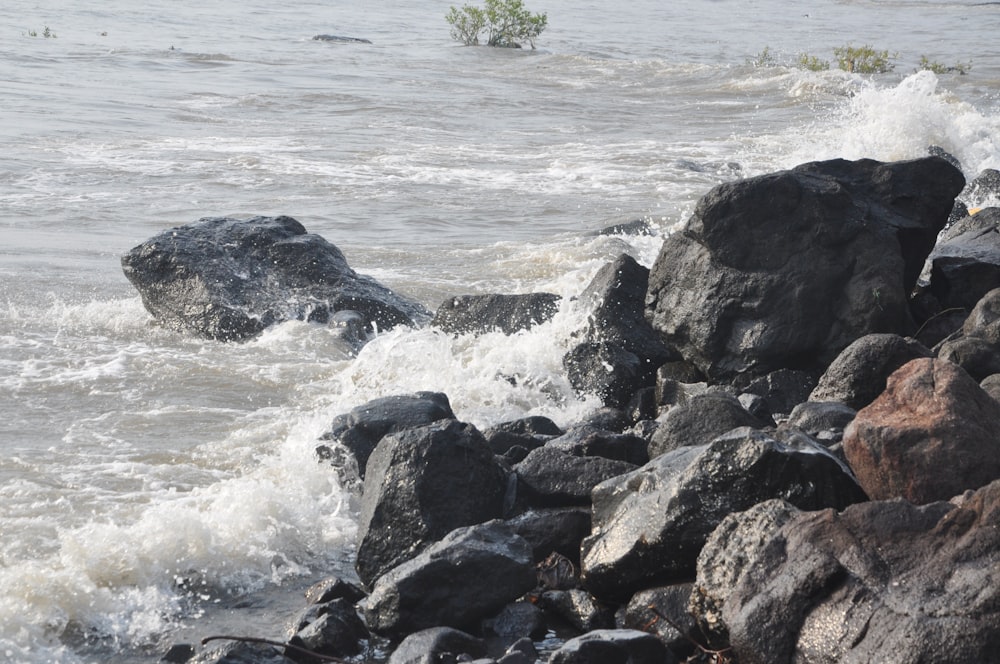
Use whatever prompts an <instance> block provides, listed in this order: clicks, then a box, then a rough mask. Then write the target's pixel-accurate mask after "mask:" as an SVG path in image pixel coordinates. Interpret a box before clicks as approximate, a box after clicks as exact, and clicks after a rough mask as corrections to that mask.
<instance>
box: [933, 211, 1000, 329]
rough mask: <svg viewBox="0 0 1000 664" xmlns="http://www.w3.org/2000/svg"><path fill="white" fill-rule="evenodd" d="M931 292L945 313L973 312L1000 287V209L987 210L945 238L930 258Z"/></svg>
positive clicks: (952, 228) (965, 221) (956, 226)
mask: <svg viewBox="0 0 1000 664" xmlns="http://www.w3.org/2000/svg"><path fill="white" fill-rule="evenodd" d="M929 260H930V263H931V282H930V292H931V293H932V294H933V295H934V296H935V297H936V298H937V300H938V301H939V302H940V303H941V306H942V307H943V308H945V309H951V308H956V307H957V308H962V309H965V310H966V311H970V310H971V309H972V308H973V307H974V306H976V302H978V301H979V300H980V298H982V297H983V296H984V295H986V293H988V292H989V291H991V290H993V289H994V288H997V287H998V286H1000V208H986V209H984V210H981V211H980V212H978V213H977V214H975V215H972V216H971V217H966V218H965V219H962V220H960V221H959V222H957V223H956V224H955V225H954V226H952V227H951V228H949V229H948V230H947V231H946V232H945V233H944V234H942V237H941V241H940V242H938V244H937V246H936V247H934V251H933V252H932V253H931V255H930V258H929Z"/></svg>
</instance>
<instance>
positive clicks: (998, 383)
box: [979, 374, 1000, 401]
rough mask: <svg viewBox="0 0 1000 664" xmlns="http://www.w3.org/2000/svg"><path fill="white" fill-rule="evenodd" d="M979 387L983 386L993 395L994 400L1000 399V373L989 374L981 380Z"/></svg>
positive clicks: (987, 392) (985, 390)
mask: <svg viewBox="0 0 1000 664" xmlns="http://www.w3.org/2000/svg"><path fill="white" fill-rule="evenodd" d="M979 387H981V388H983V391H984V392H986V394H988V395H990V396H991V397H993V400H994V401H1000V374H993V375H992V376H987V377H986V378H984V379H982V380H981V381H980V382H979Z"/></svg>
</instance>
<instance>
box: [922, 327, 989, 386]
mask: <svg viewBox="0 0 1000 664" xmlns="http://www.w3.org/2000/svg"><path fill="white" fill-rule="evenodd" d="M937 352H938V358H939V359H941V360H947V361H948V362H951V363H953V364H957V365H958V366H960V367H962V368H963V369H965V371H966V373H968V374H969V375H970V376H972V378H973V379H974V380H976V381H980V380H983V379H984V378H986V377H987V376H990V375H992V374H995V373H1000V345H996V344H992V343H990V342H989V341H987V340H985V339H981V338H979V337H961V338H959V339H950V340H948V341H945V342H944V343H942V344H941V345H940V346H939V347H938V349H937Z"/></svg>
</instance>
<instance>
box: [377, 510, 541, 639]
mask: <svg viewBox="0 0 1000 664" xmlns="http://www.w3.org/2000/svg"><path fill="white" fill-rule="evenodd" d="M535 582H536V578H535V568H534V564H533V561H532V559H531V546H530V545H529V544H528V543H527V542H526V541H524V540H523V539H522V538H520V537H518V536H517V535H515V534H514V533H513V531H511V529H510V528H509V527H508V526H506V525H505V524H503V523H501V522H498V521H491V522H489V523H485V524H480V525H477V526H469V527H466V528H458V529H456V530H455V531H453V532H451V533H449V534H448V536H447V537H445V538H444V539H443V540H441V541H440V542H436V543H434V544H432V545H431V546H429V547H428V548H427V549H425V550H424V551H423V552H422V553H421V554H419V555H418V556H416V557H415V558H413V559H412V560H409V561H407V562H405V563H403V564H402V565H399V566H398V567H394V568H393V569H391V570H389V571H388V572H387V573H385V574H383V575H382V576H381V577H379V579H378V581H376V583H375V586H374V588H373V589H372V593H371V595H370V596H369V598H368V601H367V606H366V607H365V619H366V622H367V624H368V626H369V628H370V629H371V630H372V631H374V632H376V633H379V634H384V635H386V636H390V637H393V638H398V637H399V636H402V635H404V634H409V633H412V632H415V631H418V630H421V629H426V628H428V627H435V626H446V627H454V628H456V629H475V628H476V627H477V626H478V625H479V622H480V621H481V620H483V619H484V618H487V617H489V616H492V615H495V614H496V613H497V612H498V611H500V609H502V608H503V607H504V606H505V605H506V604H508V603H510V602H512V601H514V600H516V599H518V598H519V597H521V596H522V595H523V594H524V593H526V592H528V591H529V590H531V589H532V588H534V587H535Z"/></svg>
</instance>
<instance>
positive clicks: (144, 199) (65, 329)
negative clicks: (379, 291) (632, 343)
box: [0, 0, 1000, 663]
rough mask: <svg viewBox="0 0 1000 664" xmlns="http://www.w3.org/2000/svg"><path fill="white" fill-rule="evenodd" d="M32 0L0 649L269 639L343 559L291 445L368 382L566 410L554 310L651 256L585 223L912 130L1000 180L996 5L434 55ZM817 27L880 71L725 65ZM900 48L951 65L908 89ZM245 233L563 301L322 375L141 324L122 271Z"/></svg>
mask: <svg viewBox="0 0 1000 664" xmlns="http://www.w3.org/2000/svg"><path fill="white" fill-rule="evenodd" d="M47 4H49V5H53V6H51V7H46V6H42V5H41V4H38V3H34V2H27V1H23V0H9V1H8V2H6V3H4V5H3V7H2V8H0V25H4V26H7V27H6V28H5V29H4V33H3V38H2V40H0V92H2V97H0V210H2V212H3V213H2V215H0V533H2V536H0V660H3V661H10V662H30V663H40V662H68V663H77V662H105V661H120V662H146V661H155V660H156V658H157V657H158V656H159V654H161V653H162V652H163V651H165V649H166V647H167V646H168V645H169V644H171V643H175V642H178V641H189V642H193V641H197V640H198V639H199V638H201V637H203V636H207V635H209V634H210V633H214V632H225V631H238V632H241V633H245V634H253V635H257V636H270V637H280V636H282V634H281V630H280V627H279V626H278V625H277V623H279V622H280V620H281V619H282V618H283V617H286V616H289V615H290V614H291V613H292V612H294V610H296V609H297V608H299V606H300V605H301V602H302V600H301V594H300V593H301V589H302V588H303V587H304V586H306V585H307V584H308V583H309V582H310V581H312V580H315V579H316V578H319V577H320V576H322V575H324V574H326V573H330V572H337V571H340V572H343V573H350V569H351V556H352V549H353V540H354V534H355V529H356V504H355V502H354V501H353V500H352V496H351V494H350V492H349V491H348V490H347V489H345V487H342V486H341V485H340V483H339V482H338V479H337V476H336V474H335V473H333V472H331V469H330V468H327V467H323V466H320V465H318V464H317V463H316V461H315V458H314V456H313V449H314V447H315V444H316V443H315V441H316V439H317V438H318V436H319V435H321V434H322V433H323V432H324V431H325V429H326V427H327V426H328V425H329V422H330V420H331V418H332V417H333V416H334V415H336V414H338V413H340V412H343V411H345V410H347V409H349V408H351V407H353V406H355V405H357V404H359V403H362V402H364V401H366V400H368V399H370V398H374V397H376V396H383V395H387V394H394V393H401V392H408V391H414V390H441V391H444V392H446V393H447V394H448V395H449V396H450V397H451V400H452V405H453V408H454V410H455V412H456V413H457V414H458V416H459V417H461V418H462V419H464V420H467V421H470V422H473V423H474V424H476V425H479V426H488V425H490V424H492V423H495V422H498V421H502V420H505V419H512V418H515V417H520V416H525V415H531V414H541V415H547V416H549V417H551V418H553V419H554V420H556V421H557V422H558V423H560V424H563V425H565V424H569V423H571V422H573V421H574V420H576V419H578V418H580V417H582V416H584V415H585V414H586V413H587V412H588V411H589V410H590V409H592V408H593V407H594V406H595V405H596V400H595V399H593V398H592V397H583V398H581V397H577V396H576V395H574V394H573V393H572V391H571V390H570V388H569V386H568V383H567V381H566V378H565V377H564V376H563V373H562V370H561V356H562V354H563V353H564V352H565V350H566V349H567V348H568V347H569V346H570V344H571V339H570V335H571V333H572V332H573V331H574V330H575V329H577V328H578V327H579V325H580V324H581V321H582V320H583V317H584V315H585V312H581V311H578V310H576V309H575V308H574V306H573V304H572V303H570V302H569V298H570V297H571V296H573V295H575V294H577V293H578V292H579V291H580V290H581V289H582V288H583V287H584V286H585V285H586V284H587V282H588V280H589V279H590V278H591V276H592V275H593V274H594V272H596V270H597V269H598V268H599V267H600V266H601V265H602V264H603V263H604V262H606V261H608V260H610V259H611V258H613V257H614V256H615V255H617V254H618V253H620V252H622V251H629V252H631V253H632V254H633V255H635V256H636V257H637V258H638V259H639V260H640V261H641V262H643V263H645V264H647V265H648V264H650V263H651V262H652V260H653V259H654V257H655V255H656V252H657V250H658V248H659V244H660V241H661V239H662V238H661V237H659V236H657V237H652V238H625V237H616V236H613V237H597V236H594V235H592V232H593V231H594V230H597V229H599V228H602V227H604V226H607V225H610V224H613V223H618V222H622V221H627V220H630V219H634V218H639V217H644V218H648V219H649V220H650V221H651V222H652V224H653V226H654V227H655V228H656V229H657V232H658V234H659V235H662V234H665V233H668V232H670V229H671V228H672V227H673V226H674V225H675V224H677V223H679V222H681V221H683V220H684V219H685V218H686V216H687V215H688V214H689V213H690V210H691V208H692V207H693V205H694V203H695V201H696V200H697V199H698V197H699V196H701V195H702V194H703V193H705V192H706V191H707V190H708V189H709V188H711V187H712V186H713V185H715V184H717V183H719V182H723V181H726V180H730V179H732V178H735V177H740V176H745V175H753V174H756V173H761V172H766V171H769V170H775V169H779V168H785V167H790V166H793V165H795V164H797V163H800V162H803V161H808V160H812V159H820V158H829V157H838V156H839V157H847V158H860V157H873V158H877V159H885V160H889V159H902V158H909V157H916V156H920V155H922V154H924V152H925V150H926V148H927V146H928V145H931V144H935V145H939V146H942V147H944V148H945V149H947V150H948V151H949V152H951V153H952V154H954V155H955V156H956V157H958V158H959V159H960V160H961V161H962V163H963V166H964V168H965V170H966V174H967V176H968V177H971V176H973V175H975V174H976V173H977V172H978V171H979V170H981V169H982V168H986V167H1000V143H998V141H1000V138H998V137H1000V132H998V129H1000V100H998V91H1000V57H998V55H1000V54H998V49H1000V46H997V44H996V40H995V39H994V38H993V36H994V33H995V28H996V26H997V24H998V22H1000V6H997V5H993V4H975V3H959V2H916V1H913V2H871V1H860V0H859V1H851V2H835V1H833V0H817V2H814V3H810V5H809V7H808V9H789V6H788V5H787V3H782V2H778V1H777V0H747V1H737V0H716V1H713V2H678V3H662V2H656V1H654V0H636V1H635V2H630V3H625V4H624V5H623V4H622V3H611V2H598V1H597V0H585V1H584V2H579V1H578V2H569V1H567V0H535V1H534V2H530V3H529V7H530V8H531V9H532V10H534V11H546V12H547V13H548V15H549V26H550V27H549V29H548V30H547V31H546V32H545V33H544V34H543V35H542V36H541V38H540V39H539V42H538V43H539V49H538V50H537V51H534V52H531V51H501V50H493V49H487V48H465V47H462V46H460V45H458V44H456V43H454V42H452V41H451V40H450V39H449V37H448V28H447V25H446V24H445V22H444V20H443V16H444V14H445V12H446V11H447V9H448V7H449V4H450V3H449V2H447V1H445V2H438V1H436V0H423V1H422V2H402V1H394V0H372V1H371V2H365V3H351V4H350V6H338V5H346V4H347V3H335V2H294V3H288V4H285V5H280V4H279V5H274V3H264V2H260V1H258V0H250V1H249V2H241V3H231V2H225V3H199V2H193V1H192V0H179V1H178V2H173V3H167V4H166V5H164V6H163V7H162V8H161V7H156V8H152V9H149V8H145V9H136V5H135V3H131V2H126V1H125V0H109V1H107V2H104V3H101V5H100V7H99V8H96V9H95V8H92V7H89V6H87V5H88V4H92V3H70V2H63V3H47ZM46 26H47V27H49V28H50V31H51V32H54V33H55V35H56V37H55V38H51V37H50V38H45V37H43V36H42V33H43V29H44V28H45V27H46ZM31 31H35V32H36V33H37V36H34V37H33V36H30V32H31ZM321 33H330V34H338V35H348V36H355V37H363V38H367V39H370V40H371V41H372V42H373V43H372V44H370V45H366V44H343V43H328V42H319V41H313V40H312V39H311V37H312V36H313V35H316V34H321ZM848 43H851V44H854V45H859V46H860V45H863V44H871V45H873V46H875V47H877V48H880V49H881V48H885V49H888V50H890V51H891V52H896V53H898V58H897V59H896V61H895V62H896V69H895V71H893V72H891V73H889V74H884V75H880V76H875V77H871V76H858V75H851V74H846V73H844V72H840V71H837V70H833V71H826V72H808V71H804V70H800V69H797V68H794V67H788V66H774V67H756V66H753V65H752V64H748V61H752V60H753V59H755V58H756V57H757V56H758V54H760V53H761V52H762V51H763V50H764V48H765V47H766V48H768V52H769V53H770V54H772V55H773V56H774V57H775V59H776V60H777V62H778V64H779V65H780V64H781V63H791V62H793V61H795V60H796V59H797V57H798V55H799V54H800V53H803V52H807V53H809V54H812V55H816V56H818V57H821V58H823V59H828V60H832V59H833V55H832V50H833V48H835V47H838V46H842V45H845V44H848ZM921 56H927V57H928V58H929V59H931V60H934V61H938V62H940V63H942V64H946V65H953V64H957V63H969V62H971V64H972V69H971V72H970V73H969V75H967V76H958V75H954V74H952V75H948V74H944V75H941V76H935V75H933V74H930V73H927V72H925V73H920V74H914V71H915V69H916V67H917V63H918V62H919V60H920V57H921ZM984 202H986V203H989V202H990V201H970V203H972V204H980V203H984ZM257 214H266V215H277V214H288V215H291V216H294V217H296V218H297V219H299V221H301V222H302V223H303V224H304V225H305V226H306V228H307V229H309V230H310V231H312V232H316V233H319V234H321V235H323V236H324V237H326V238H327V239H329V240H330V241H332V242H334V243H335V244H337V245H338V246H339V247H340V248H341V249H342V250H343V251H344V253H345V254H346V256H347V258H348V260H349V261H350V263H351V265H352V266H353V267H354V268H355V269H357V270H358V271H360V272H362V273H365V274H370V275H372V276H374V277H376V278H377V279H379V280H381V281H382V282H383V283H385V284H386V285H388V286H390V287H392V288H394V289H396V290H398V291H400V292H402V293H404V294H406V295H409V296H411V297H414V298H417V299H419V300H420V301H421V302H423V303H424V304H425V305H426V306H427V307H428V308H431V309H434V308H436V307H437V306H438V304H440V302H441V301H443V300H444V299H445V298H446V297H448V296H451V295H455V294H462V293H480V292H505V293H514V292H527V291H550V292H556V293H560V294H562V295H564V296H566V299H565V300H564V302H566V304H564V306H563V309H562V310H561V311H560V313H559V314H558V315H557V317H556V318H555V320H553V321H552V322H550V323H548V324H546V325H543V326H540V327H538V328H536V329H534V330H532V331H531V332H528V333H523V334H520V335H517V336H515V337H512V338H507V337H503V336H501V335H486V336H483V337H479V338H469V337H461V338H457V339H451V338H448V337H446V336H444V335H441V334H438V333H436V332H434V331H431V330H397V331H393V332H390V333H387V334H384V335H382V336H380V337H379V338H378V339H376V340H375V341H373V342H372V343H370V344H369V345H368V346H367V347H365V349H364V350H363V351H362V352H361V354H360V356H359V357H357V358H354V359H352V358H349V357H347V356H345V355H344V353H343V351H342V349H341V347H340V346H339V344H338V343H337V339H336V337H335V335H333V334H331V333H330V332H328V331H327V330H326V329H324V328H323V327H320V326H316V325H308V324H304V323H288V324H285V325H281V326H278V327H276V328H273V329H271V330H269V331H267V332H266V333H265V334H264V335H262V336H261V337H260V338H258V339H256V340H254V341H252V342H250V343H247V344H243V345H225V344H219V343H212V342H206V341H201V340H195V339H191V338H187V337H184V336H182V335H179V334H175V333H173V332H169V331H167V330H163V329H161V328H159V327H157V326H156V325H155V324H153V323H151V321H150V319H149V317H148V315H147V314H146V312H145V311H144V309H143V307H142V305H141V303H140V301H139V298H138V296H137V294H136V293H135V291H134V290H132V288H131V287H130V285H129V284H128V283H127V281H126V280H125V278H124V277H123V276H122V273H121V270H120V267H119V263H118V260H119V256H120V255H121V254H122V253H123V252H124V251H126V250H128V249H129V248H131V247H132V246H134V245H136V244H138V243H140V242H142V241H143V240H145V239H146V238H148V237H150V236H152V235H154V234H156V233H158V232H160V231H161V230H163V229H165V228H169V227H171V226H176V225H180V224H184V223H190V222H192V221H194V220H196V219H198V218H200V217H203V216H217V215H234V216H251V215H257ZM508 375H517V376H518V377H519V378H520V380H519V381H518V384H517V386H513V385H511V384H510V383H509V382H508V381H506V380H504V379H503V378H502V376H508Z"/></svg>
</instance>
